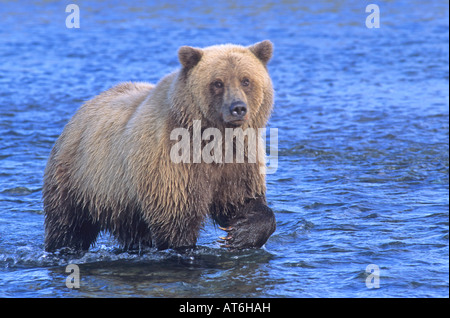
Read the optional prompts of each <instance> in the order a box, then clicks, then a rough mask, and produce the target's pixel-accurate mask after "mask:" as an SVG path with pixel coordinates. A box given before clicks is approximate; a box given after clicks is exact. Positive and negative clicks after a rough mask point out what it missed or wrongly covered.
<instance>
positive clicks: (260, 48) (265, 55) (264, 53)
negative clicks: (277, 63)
mask: <svg viewBox="0 0 450 318" xmlns="http://www.w3.org/2000/svg"><path fill="white" fill-rule="evenodd" d="M248 48H249V50H250V51H251V52H252V53H253V54H255V56H256V57H257V58H258V59H259V60H260V61H261V62H262V63H263V64H264V65H266V64H267V62H269V60H270V58H271V57H272V52H273V44H272V42H270V41H269V40H265V41H262V42H258V43H256V44H253V45H251V46H249V47H248Z"/></svg>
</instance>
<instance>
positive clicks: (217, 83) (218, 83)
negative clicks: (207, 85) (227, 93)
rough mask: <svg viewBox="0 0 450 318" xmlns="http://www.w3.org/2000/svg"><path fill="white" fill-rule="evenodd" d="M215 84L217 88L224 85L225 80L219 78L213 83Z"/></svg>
mask: <svg viewBox="0 0 450 318" xmlns="http://www.w3.org/2000/svg"><path fill="white" fill-rule="evenodd" d="M213 85H214V87H215V88H222V87H223V82H222V81H219V80H217V81H215V82H214V83H213Z"/></svg>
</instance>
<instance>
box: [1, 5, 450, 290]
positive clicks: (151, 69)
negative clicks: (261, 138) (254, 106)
mask: <svg viewBox="0 0 450 318" xmlns="http://www.w3.org/2000/svg"><path fill="white" fill-rule="evenodd" d="M68 3H70V2H67V3H64V2H60V1H56V2H48V1H20V2H12V3H10V2H5V1H0V297H87V296H93V297H108V296H118V297H120V296H136V297H140V296H145V297H198V296H207V297H448V296H449V254H448V252H449V234H448V233H449V222H448V221H449V215H448V213H449V211H448V209H449V179H448V175H449V110H448V109H449V89H448V84H449V77H448V74H449V49H448V44H449V41H448V40H449V25H448V19H449V14H448V12H449V7H448V1H437V0H436V1H395V2H393V1H389V2H388V1H378V2H376V3H377V4H378V5H379V8H380V28H372V29H369V28H367V27H366V25H365V20H366V17H367V16H368V15H369V13H366V12H365V7H366V5H367V4H368V3H370V2H365V1H350V0H348V1H335V2H332V1H325V0H314V1H309V0H307V1H281V2H278V1H245V2H244V1H242V2H237V1H229V2H222V1H203V2H202V1H183V2H182V1H179V2H172V3H165V2H159V1H158V2H150V1H149V2H144V1H134V0H128V1H123V2H118V1H97V2H89V1H77V2H76V3H77V4H78V5H79V8H80V28H79V29H75V28H74V29H68V28H66V24H65V20H66V17H67V16H68V15H69V13H66V12H65V7H66V5H67V4H68ZM244 3H245V4H244ZM263 39H270V40H271V41H272V42H273V43H274V45H275V53H274V57H273V59H272V60H271V62H270V63H269V70H270V73H271V76H272V79H273V83H274V87H275V90H276V96H275V108H274V113H273V116H272V118H271V120H270V123H269V127H273V128H278V132H279V158H278V160H279V162H278V170H277V171H276V173H275V174H271V175H268V176H267V188H268V190H267V199H268V202H269V205H270V206H271V207H272V208H273V210H274V211H275V214H276V217H277V231H276V232H275V233H274V235H273V236H272V237H271V238H270V239H269V241H268V242H267V244H266V245H265V247H264V248H263V249H261V250H249V251H241V252H229V251H226V250H224V249H221V248H220V247H219V246H218V243H216V242H215V241H216V239H217V238H218V236H221V235H223V232H222V231H220V230H219V229H216V228H214V227H213V225H212V224H208V225H207V226H206V227H205V229H204V230H203V232H202V235H201V237H200V240H199V242H198V244H199V247H198V249H197V250H195V251H191V252H188V253H187V254H177V253H176V252H174V251H170V250H169V251H162V252H156V251H155V252H151V251H150V252H147V253H144V254H143V255H139V254H132V253H124V252H122V251H120V250H119V249H118V248H117V247H118V246H117V244H116V242H115V241H114V240H113V239H112V238H110V237H109V236H108V235H103V236H102V237H101V238H100V239H99V241H98V243H97V245H96V246H95V247H93V248H92V249H91V250H90V251H89V252H87V253H81V254H63V255H61V254H48V253H45V252H44V251H43V237H44V231H43V220H44V216H43V207H42V201H41V189H42V175H43V170H44V167H45V164H46V160H47V157H48V155H49V153H50V149H51V147H52V145H53V143H54V142H55V140H56V138H57V137H58V136H59V134H60V133H61V131H62V129H63V127H64V125H65V124H66V123H67V121H68V120H69V118H70V117H71V116H72V115H73V114H74V113H75V111H76V109H77V108H78V107H79V106H80V105H81V104H82V103H83V101H85V100H88V99H90V98H92V97H93V96H95V95H96V94H98V93H100V92H101V91H103V90H105V89H108V88H109V87H111V86H113V85H115V84H117V83H119V82H122V81H149V82H156V81H158V79H160V78H161V77H162V76H164V75H165V74H167V73H169V72H171V71H173V70H175V69H176V68H178V66H179V64H178V61H177V49H178V47H180V46H182V45H192V46H199V47H204V46H209V45H213V44H219V43H227V42H231V43H236V44H242V45H249V44H252V43H254V42H257V41H260V40H263ZM71 263H73V264H77V265H79V268H80V274H81V286H80V288H79V289H69V288H67V287H66V285H65V281H66V277H67V275H68V274H67V273H66V272H65V268H66V266H67V265H68V264H71ZM370 264H374V265H375V266H377V268H378V269H379V272H378V274H379V276H378V278H379V280H378V282H379V288H368V287H367V285H366V281H368V282H375V278H374V279H373V280H372V276H369V274H370V273H368V272H366V267H367V266H368V265H370ZM369 286H370V285H369Z"/></svg>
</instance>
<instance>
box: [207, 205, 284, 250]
mask: <svg viewBox="0 0 450 318" xmlns="http://www.w3.org/2000/svg"><path fill="white" fill-rule="evenodd" d="M216 221H217V222H218V223H219V225H221V227H219V228H220V229H222V230H224V231H226V232H227V234H228V235H227V236H226V237H221V240H220V241H219V243H222V245H221V246H222V247H227V248H231V249H244V248H260V247H261V246H263V245H264V244H265V243H266V241H267V240H268V238H269V237H270V235H272V233H273V232H274V231H275V228H276V225H275V215H274V213H273V211H272V209H270V208H269V207H268V206H267V205H266V202H265V199H264V198H262V197H260V198H257V199H251V200H250V201H248V202H247V203H246V204H245V205H243V206H242V207H240V208H238V209H237V210H236V211H235V213H233V215H232V216H230V217H229V218H227V217H223V216H222V217H219V218H216Z"/></svg>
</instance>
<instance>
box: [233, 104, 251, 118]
mask: <svg viewBox="0 0 450 318" xmlns="http://www.w3.org/2000/svg"><path fill="white" fill-rule="evenodd" d="M230 113H231V115H233V116H235V117H244V116H245V114H246V113H247V105H245V103H244V102H242V101H237V102H233V103H231V106H230Z"/></svg>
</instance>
